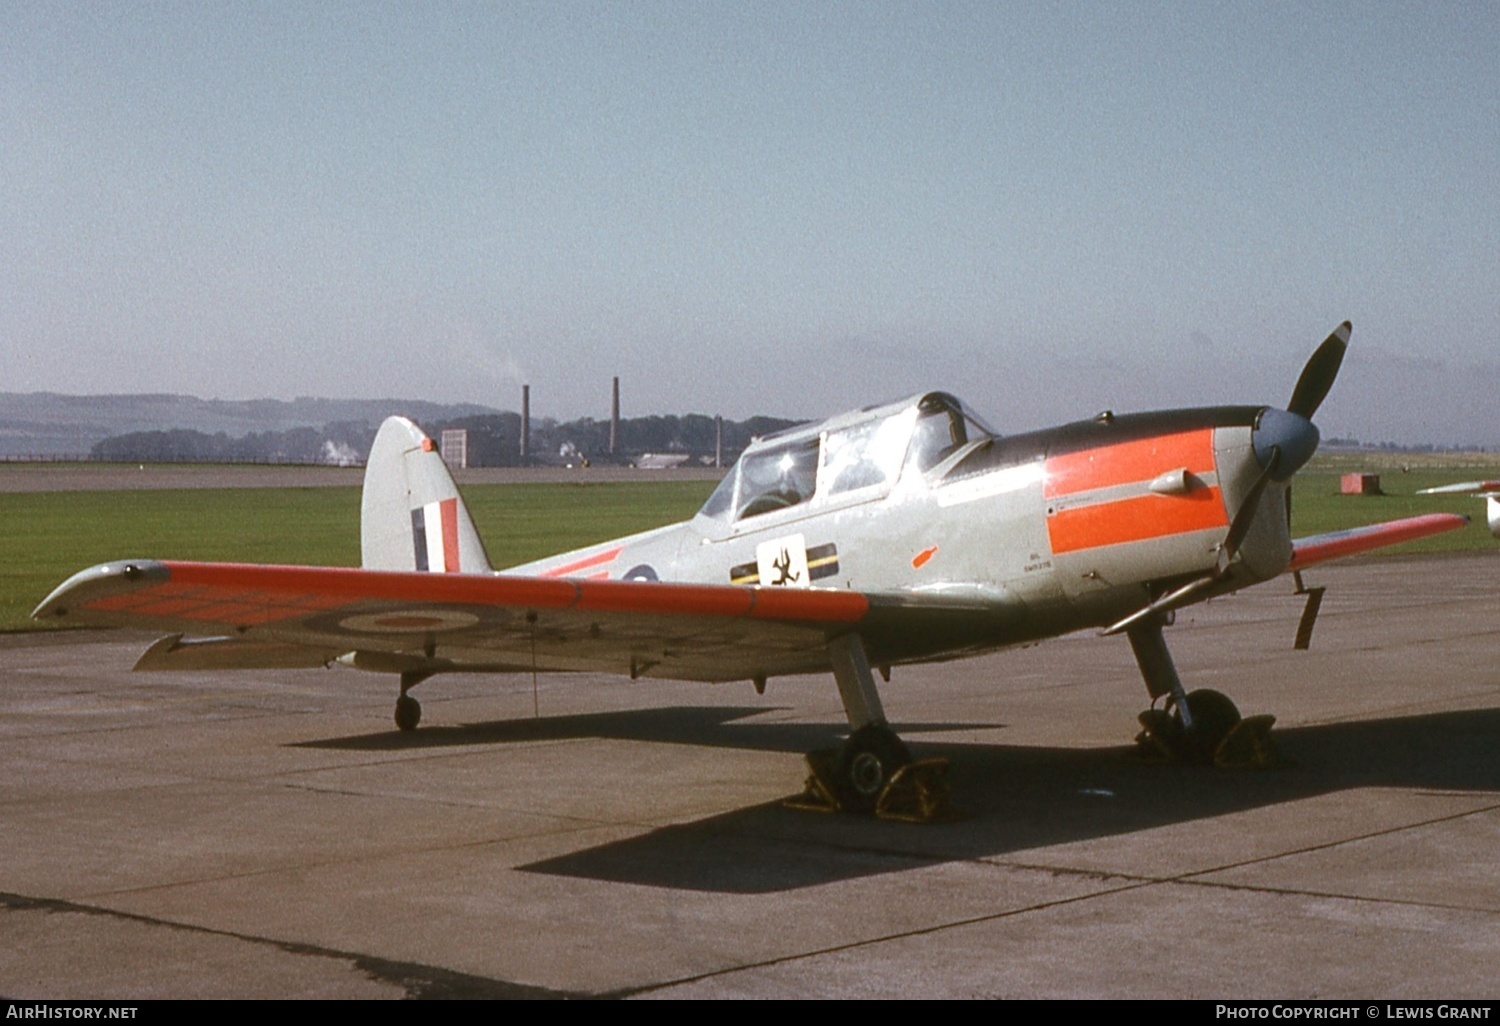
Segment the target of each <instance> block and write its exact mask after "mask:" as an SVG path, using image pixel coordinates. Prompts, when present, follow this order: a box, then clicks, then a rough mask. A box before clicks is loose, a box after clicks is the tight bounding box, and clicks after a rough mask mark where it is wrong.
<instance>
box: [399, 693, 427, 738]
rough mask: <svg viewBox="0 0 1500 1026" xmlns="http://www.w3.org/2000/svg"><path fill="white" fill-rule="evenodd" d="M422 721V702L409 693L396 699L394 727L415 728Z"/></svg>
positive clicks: (400, 728)
mask: <svg viewBox="0 0 1500 1026" xmlns="http://www.w3.org/2000/svg"><path fill="white" fill-rule="evenodd" d="M421 722H422V703H421V702H418V701H417V700H416V699H415V698H413V697H411V696H410V695H402V696H401V697H400V698H398V699H396V729H397V730H416V729H417V724H418V723H421Z"/></svg>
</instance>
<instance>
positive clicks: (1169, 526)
mask: <svg viewBox="0 0 1500 1026" xmlns="http://www.w3.org/2000/svg"><path fill="white" fill-rule="evenodd" d="M1228 523H1229V518H1228V516H1226V515H1225V513H1224V501H1223V499H1221V498H1220V496H1219V490H1218V489H1217V488H1199V489H1196V490H1194V491H1192V492H1189V493H1188V494H1186V495H1153V494H1151V493H1149V492H1148V493H1147V494H1145V495H1137V496H1135V497H1133V498H1129V499H1119V500H1117V501H1115V502H1101V503H1099V504H1098V505H1097V506H1082V507H1080V508H1078V509H1069V510H1064V511H1062V512H1061V513H1057V514H1054V515H1053V516H1050V517H1048V518H1047V534H1048V536H1049V537H1050V538H1051V540H1052V551H1053V552H1055V553H1059V554H1061V553H1065V552H1076V551H1077V550H1079V549H1092V548H1097V547H1098V546H1100V545H1119V544H1121V543H1122V542H1135V541H1148V540H1150V539H1152V538H1165V537H1166V536H1167V535H1171V534H1182V533H1184V532H1186V531H1202V530H1205V529H1207V528H1212V527H1225V526H1227V525H1228Z"/></svg>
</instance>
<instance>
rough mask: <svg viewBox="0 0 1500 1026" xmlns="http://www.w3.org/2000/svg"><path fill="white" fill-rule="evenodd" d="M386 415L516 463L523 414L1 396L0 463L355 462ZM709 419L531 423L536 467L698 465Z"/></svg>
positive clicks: (378, 402)
mask: <svg viewBox="0 0 1500 1026" xmlns="http://www.w3.org/2000/svg"><path fill="white" fill-rule="evenodd" d="M393 413H399V414H402V415H405V416H408V417H411V418H412V419H414V420H416V421H417V422H418V423H419V424H421V425H422V427H423V428H424V429H425V430H426V431H427V432H428V433H430V434H431V435H432V436H433V437H435V438H436V437H438V436H439V434H440V432H441V431H442V430H443V429H444V428H464V429H466V430H467V431H468V432H469V465H470V466H490V467H495V466H513V465H516V464H517V463H519V462H520V452H519V449H520V429H521V417H520V414H518V413H514V412H509V411H501V410H497V409H494V408H493V407H487V406H478V405H475V404H472V403H455V404H446V405H445V404H442V403H431V402H421V401H416V400H403V399H369V400H365V399H308V398H302V399H293V400H290V401H284V400H278V399H253V400H245V401H229V400H223V399H197V398H194V397H192V396H175V395H104V396H70V395H57V394H53V393H46V392H37V393H29V394H17V393H0V459H6V458H11V459H14V458H18V457H41V458H48V457H52V458H55V457H58V456H72V457H77V458H83V459H96V460H110V461H129V462H135V461H140V462H173V461H194V462H274V463H281V462H287V463H359V462H363V461H364V458H365V455H366V454H367V453H368V452H369V448H370V443H371V441H372V440H373V438H374V436H375V430H376V428H377V427H379V425H380V422H381V421H382V420H384V419H385V418H386V417H388V416H390V415H391V414H393ZM795 423H797V422H796V421H791V420H783V419H779V418H773V417H752V418H750V419H749V420H746V421H729V420H726V421H725V422H724V455H725V457H726V459H727V460H729V459H733V458H735V457H736V456H738V455H739V452H740V450H741V449H743V448H744V447H745V445H746V444H748V443H749V441H750V439H751V438H752V437H753V436H755V435H763V434H770V433H771V432H774V431H779V430H781V429H783V428H786V427H790V426H791V425H792V424H795ZM714 442H715V424H714V418H712V417H709V416H705V415H703V414H691V413H690V414H687V415H685V416H681V417H678V416H649V417H627V418H623V419H622V420H621V421H620V438H619V443H618V456H616V457H611V456H610V455H609V422H608V421H607V420H602V421H601V420H594V419H592V418H588V417H585V418H582V419H579V420H574V421H568V422H565V423H559V422H558V421H556V420H553V419H552V418H549V417H540V418H536V417H534V418H533V419H532V424H531V448H530V453H531V458H530V462H533V463H549V462H572V461H574V460H578V459H583V458H588V459H590V460H593V461H594V462H610V461H615V462H621V461H624V460H626V459H628V458H630V457H631V456H633V455H639V454H642V453H647V452H652V453H679V454H686V455H688V456H691V457H694V458H698V459H700V460H706V459H709V458H711V457H712V455H713V452H714Z"/></svg>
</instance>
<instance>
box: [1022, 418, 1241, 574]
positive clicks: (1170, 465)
mask: <svg viewBox="0 0 1500 1026" xmlns="http://www.w3.org/2000/svg"><path fill="white" fill-rule="evenodd" d="M1179 469H1186V470H1187V472H1188V473H1189V474H1199V475H1203V474H1212V473H1214V472H1215V470H1216V463H1215V460H1214V434H1213V430H1212V429H1207V428H1205V429H1200V430H1196V431H1183V432H1179V433H1178V434H1175V435H1161V436H1158V437H1155V438H1143V439H1140V440H1139V441H1134V442H1121V443H1119V444H1117V445H1107V446H1101V447H1099V448H1097V449H1085V450H1083V451H1081V452H1070V453H1067V454H1065V455H1062V456H1055V457H1052V458H1051V459H1048V460H1047V461H1046V464H1045V473H1046V478H1045V481H1044V483H1043V486H1042V494H1043V495H1044V496H1045V497H1046V498H1047V499H1049V500H1053V499H1064V498H1068V497H1070V496H1073V497H1076V496H1080V495H1083V494H1084V493H1087V492H1092V491H1098V490H1102V489H1109V488H1120V487H1122V486H1128V485H1139V486H1140V487H1141V489H1142V491H1141V493H1140V494H1134V495H1126V496H1121V497H1118V498H1102V497H1101V501H1099V502H1096V503H1091V504H1087V505H1078V506H1073V507H1071V508H1065V509H1060V510H1056V511H1055V512H1054V511H1051V510H1050V509H1049V512H1048V515H1047V536H1048V538H1049V540H1050V541H1051V544H1052V551H1053V552H1054V553H1056V554H1063V553H1068V552H1076V551H1078V550H1080V549H1092V548H1097V547H1099V546H1101V545H1119V544H1122V543H1125V542H1137V541H1149V540H1151V539H1153V538H1164V537H1167V536H1168V535H1173V534H1182V533H1185V532H1188V531H1202V530H1207V529H1210V528H1218V527H1225V526H1227V525H1228V523H1229V516H1228V514H1227V513H1226V512H1225V509H1224V499H1223V494H1222V492H1221V491H1220V490H1219V487H1218V486H1217V485H1210V486H1207V487H1202V486H1200V487H1196V488H1193V489H1192V490H1190V491H1188V492H1186V493H1183V494H1180V495H1158V494H1155V493H1153V492H1148V491H1145V488H1146V486H1147V485H1149V484H1150V482H1151V481H1153V480H1155V479H1156V478H1157V477H1158V476H1160V475H1161V474H1165V473H1167V472H1169V471H1173V470H1179Z"/></svg>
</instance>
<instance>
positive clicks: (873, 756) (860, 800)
mask: <svg viewBox="0 0 1500 1026" xmlns="http://www.w3.org/2000/svg"><path fill="white" fill-rule="evenodd" d="M909 762H911V752H909V751H907V749H906V745H904V744H902V742H901V739H900V738H899V737H897V736H896V734H895V732H894V731H892V730H891V729H890V728H889V727H882V726H873V725H872V726H869V727H861V728H860V729H859V730H856V731H855V732H854V733H853V734H851V735H850V736H849V740H847V741H845V742H844V747H843V748H841V749H840V750H839V760H838V770H837V772H838V783H839V788H840V790H841V792H842V793H841V794H840V795H839V800H840V802H841V804H842V805H843V806H844V808H845V809H847V810H849V811H850V812H874V811H875V803H876V802H877V801H878V800H879V799H880V793H881V792H882V791H883V790H885V785H886V784H888V783H889V782H890V779H891V775H892V774H894V773H895V772H896V771H897V770H898V769H900V768H901V767H902V766H905V765H906V764H907V763H909Z"/></svg>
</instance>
